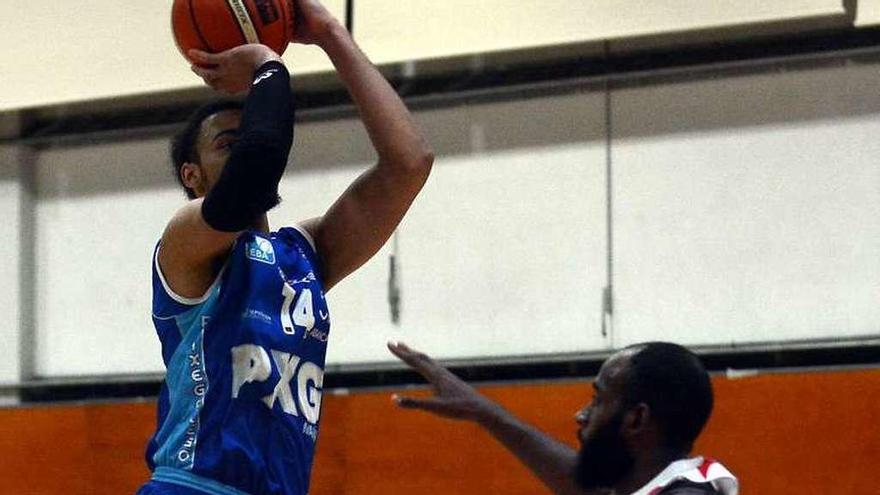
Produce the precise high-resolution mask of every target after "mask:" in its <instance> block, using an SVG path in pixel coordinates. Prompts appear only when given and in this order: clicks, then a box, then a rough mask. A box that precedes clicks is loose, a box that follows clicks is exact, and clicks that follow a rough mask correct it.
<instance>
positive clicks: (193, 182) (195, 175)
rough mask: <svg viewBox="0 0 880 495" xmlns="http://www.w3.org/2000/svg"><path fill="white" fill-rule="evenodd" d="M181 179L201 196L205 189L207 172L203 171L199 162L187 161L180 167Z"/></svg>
mask: <svg viewBox="0 0 880 495" xmlns="http://www.w3.org/2000/svg"><path fill="white" fill-rule="evenodd" d="M180 180H181V181H183V185H185V186H186V187H187V188H189V189H192V190H193V191H194V192H195V193H196V195H197V196H200V195H201V193H202V192H203V191H204V189H205V174H204V173H203V172H202V167H201V165H199V164H197V163H190V162H186V163H184V164H183V165H181V167H180Z"/></svg>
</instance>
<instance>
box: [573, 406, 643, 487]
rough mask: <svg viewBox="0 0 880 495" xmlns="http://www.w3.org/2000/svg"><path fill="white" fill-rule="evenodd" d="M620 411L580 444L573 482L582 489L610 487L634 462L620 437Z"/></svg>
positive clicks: (627, 471) (625, 473)
mask: <svg viewBox="0 0 880 495" xmlns="http://www.w3.org/2000/svg"><path fill="white" fill-rule="evenodd" d="M622 424H623V411H621V412H620V414H617V415H616V416H615V417H614V418H612V419H611V421H609V422H608V423H607V424H606V425H605V426H603V427H602V428H601V429H599V430H598V431H597V432H596V434H595V435H594V436H593V437H592V438H590V439H589V440H588V441H587V442H586V443H585V444H583V445H582V446H581V450H580V452H578V461H577V466H576V467H575V472H574V477H575V482H576V483H577V484H578V485H580V487H581V488H583V489H587V490H590V489H595V488H611V487H613V486H614V485H615V484H616V483H617V482H619V481H620V480H621V479H623V477H624V476H626V475H627V474H629V472H630V471H631V470H632V468H633V465H635V459H634V458H633V456H632V454H630V452H629V451H628V450H627V449H626V445H624V442H623V439H622V438H621V437H620V426H621V425H622Z"/></svg>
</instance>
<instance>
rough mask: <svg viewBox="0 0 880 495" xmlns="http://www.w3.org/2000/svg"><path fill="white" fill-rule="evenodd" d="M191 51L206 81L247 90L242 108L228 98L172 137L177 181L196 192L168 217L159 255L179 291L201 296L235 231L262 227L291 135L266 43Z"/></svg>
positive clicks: (284, 95) (283, 85) (284, 77)
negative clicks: (178, 137) (185, 131)
mask: <svg viewBox="0 0 880 495" xmlns="http://www.w3.org/2000/svg"><path fill="white" fill-rule="evenodd" d="M191 56H192V57H193V59H194V60H196V61H198V62H199V63H200V64H202V66H195V65H194V66H193V71H194V72H196V74H198V75H199V76H200V77H202V78H203V79H204V80H205V82H206V83H207V84H208V85H210V86H212V87H214V88H215V89H218V90H220V91H223V92H227V93H238V92H242V91H248V90H249V94H248V97H247V100H246V101H245V104H244V108H243V109H239V108H238V107H237V106H235V105H230V106H229V108H228V109H225V110H224V109H221V110H219V111H215V112H212V113H210V114H209V115H205V116H203V117H201V118H200V120H199V121H198V122H195V123H191V125H192V126H193V127H192V130H191V132H192V133H193V134H192V135H191V136H189V137H188V138H186V137H184V139H183V141H187V142H185V143H183V142H177V143H175V150H174V153H173V154H174V155H180V156H175V161H176V162H177V161H180V162H181V163H180V164H179V165H178V167H179V174H180V180H181V183H182V184H183V185H184V187H185V188H186V189H187V194H188V195H189V196H190V197H191V198H195V199H193V200H192V201H190V202H189V203H188V204H186V205H184V206H183V207H182V208H180V209H179V210H178V211H177V213H176V214H175V215H174V217H173V218H172V219H171V221H170V222H169V223H168V226H167V227H166V229H165V232H164V233H163V235H162V244H161V247H160V250H159V253H158V261H159V265H160V267H161V269H162V272H163V273H164V276H165V278H166V280H167V281H168V283H169V284H170V286H171V288H172V289H173V290H174V291H175V292H176V293H177V294H179V295H181V296H184V297H199V296H201V295H202V294H203V293H204V292H205V290H206V289H207V288H208V287H209V286H210V285H211V283H212V281H213V279H214V276H215V275H216V271H217V266H216V265H217V262H216V261H217V260H218V259H220V258H221V257H222V256H225V255H226V253H227V252H228V250H229V248H230V246H231V245H232V243H233V241H234V240H235V238H236V237H237V236H238V234H239V233H240V232H241V231H243V230H245V229H249V228H257V229H262V230H266V228H267V227H266V221H265V213H266V211H267V210H269V209H270V208H272V207H273V206H275V204H277V202H278V182H279V180H280V179H281V176H282V175H283V173H284V169H285V166H286V165H287V157H288V154H289V153H290V147H291V145H292V142H293V111H292V99H291V96H290V76H289V74H288V72H287V69H286V68H285V67H284V64H283V63H282V62H281V58H280V57H279V56H278V55H277V54H276V53H275V52H273V51H272V50H271V49H269V48H268V47H265V46H263V45H243V46H239V47H236V48H233V49H231V50H228V51H226V52H223V53H219V54H208V53H204V52H197V51H192V52H191ZM207 67H211V68H207ZM197 118H199V116H198V115H197ZM179 148H182V149H179Z"/></svg>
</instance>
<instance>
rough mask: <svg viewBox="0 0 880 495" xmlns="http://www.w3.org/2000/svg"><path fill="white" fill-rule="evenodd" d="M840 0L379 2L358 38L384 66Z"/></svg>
mask: <svg viewBox="0 0 880 495" xmlns="http://www.w3.org/2000/svg"><path fill="white" fill-rule="evenodd" d="M843 13H844V8H843V2H841V1H840V0H775V1H769V2H767V1H765V2H760V1H755V0H748V1H743V0H721V1H713V2H706V1H703V0H654V1H650V2H645V1H639V0H544V1H542V2H514V1H510V0H482V1H479V2H474V1H471V0H447V1H445V2H437V1H433V0H407V1H405V2H401V1H397V0H373V1H358V2H355V23H356V25H355V34H356V35H357V37H358V40H359V42H360V43H361V44H362V45H363V46H364V48H365V50H366V51H367V53H369V54H370V55H371V56H372V57H373V58H374V60H375V61H377V62H399V61H404V60H420V59H425V58H437V57H448V56H456V55H467V54H475V53H482V52H493V51H500V50H515V49H524V48H533V47H543V46H550V45H559V44H565V43H577V42H586V41H599V40H606V39H622V38H628V37H635V36H645V35H657V34H666V33H675V32H683V31H692V30H704V29H714V28H726V27H733V26H744V25H750V24H760V23H768V22H780V21H786V20H803V19H808V18H814V17H825V16H840V15H842V14H843Z"/></svg>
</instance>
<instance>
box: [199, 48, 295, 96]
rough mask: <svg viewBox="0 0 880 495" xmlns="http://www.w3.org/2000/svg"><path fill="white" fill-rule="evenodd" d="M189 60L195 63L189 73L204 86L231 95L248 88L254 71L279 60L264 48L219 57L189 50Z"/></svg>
mask: <svg viewBox="0 0 880 495" xmlns="http://www.w3.org/2000/svg"><path fill="white" fill-rule="evenodd" d="M188 53H189V56H190V57H191V58H192V59H193V60H194V61H195V62H196V63H195V64H193V66H192V71H193V72H195V73H196V75H198V76H199V77H201V78H202V79H203V80H204V81H205V84H207V85H208V86H211V87H212V88H214V89H216V90H217V91H221V92H223V93H228V94H231V95H234V94H239V93H244V92H246V91H248V90H249V89H250V87H251V83H252V82H253V79H254V71H256V70H257V69H259V68H260V66H261V65H263V64H265V63H266V62H269V61H271V60H276V61H279V62H280V61H281V57H280V56H279V55H278V54H277V53H275V52H274V51H272V49H271V48H269V47H268V46H265V45H258V44H248V45H240V46H237V47H235V48H231V49H229V50H226V51H224V52H220V53H208V52H203V51H201V50H190V51H189V52H188Z"/></svg>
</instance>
